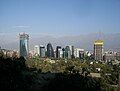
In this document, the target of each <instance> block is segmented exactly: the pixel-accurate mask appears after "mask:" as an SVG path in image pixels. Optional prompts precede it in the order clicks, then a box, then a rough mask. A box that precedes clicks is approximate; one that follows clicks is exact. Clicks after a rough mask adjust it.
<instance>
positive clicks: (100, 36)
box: [98, 30, 102, 40]
mask: <svg viewBox="0 0 120 91" xmlns="http://www.w3.org/2000/svg"><path fill="white" fill-rule="evenodd" d="M98 40H102V32H101V30H99V32H98Z"/></svg>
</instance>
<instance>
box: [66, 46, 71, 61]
mask: <svg viewBox="0 0 120 91" xmlns="http://www.w3.org/2000/svg"><path fill="white" fill-rule="evenodd" d="M65 58H68V59H70V58H71V51H70V47H69V46H66V48H65Z"/></svg>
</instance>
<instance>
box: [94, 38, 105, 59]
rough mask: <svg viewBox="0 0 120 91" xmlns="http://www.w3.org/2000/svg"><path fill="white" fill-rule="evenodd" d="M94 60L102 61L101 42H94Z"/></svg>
mask: <svg viewBox="0 0 120 91" xmlns="http://www.w3.org/2000/svg"><path fill="white" fill-rule="evenodd" d="M94 59H95V60H98V61H102V60H103V41H102V40H96V41H95V42H94Z"/></svg>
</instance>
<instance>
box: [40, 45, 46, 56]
mask: <svg viewBox="0 0 120 91" xmlns="http://www.w3.org/2000/svg"><path fill="white" fill-rule="evenodd" d="M40 57H42V58H43V57H45V47H44V46H43V45H40Z"/></svg>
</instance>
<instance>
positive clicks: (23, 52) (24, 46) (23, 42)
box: [19, 33, 29, 58]
mask: <svg viewBox="0 0 120 91" xmlns="http://www.w3.org/2000/svg"><path fill="white" fill-rule="evenodd" d="M19 37H20V56H22V57H24V58H26V57H27V56H28V54H29V35H28V34H25V33H21V34H19Z"/></svg>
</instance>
